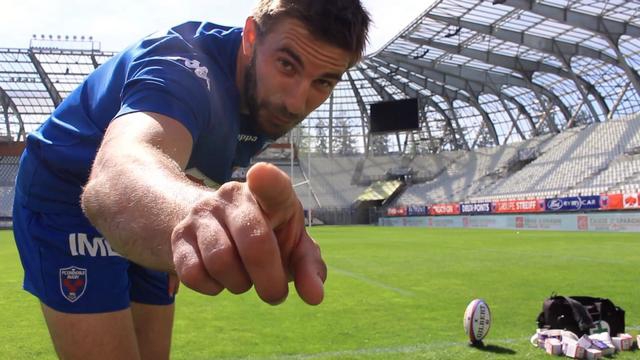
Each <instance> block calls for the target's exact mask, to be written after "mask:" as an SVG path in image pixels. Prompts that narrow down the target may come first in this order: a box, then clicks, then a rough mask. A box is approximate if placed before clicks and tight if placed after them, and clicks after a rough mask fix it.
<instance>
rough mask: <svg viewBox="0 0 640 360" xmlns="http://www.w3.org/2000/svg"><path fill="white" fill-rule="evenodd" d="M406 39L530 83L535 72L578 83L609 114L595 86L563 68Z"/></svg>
mask: <svg viewBox="0 0 640 360" xmlns="http://www.w3.org/2000/svg"><path fill="white" fill-rule="evenodd" d="M404 39H405V40H407V41H411V42H413V43H416V44H420V45H425V46H430V47H433V48H436V49H440V50H442V51H445V52H447V53H450V54H458V55H462V56H465V57H468V58H470V59H475V60H479V61H483V62H485V63H487V64H491V65H496V66H501V67H504V68H507V69H511V70H513V71H515V72H517V73H519V74H520V75H521V76H522V77H523V78H527V79H529V81H532V78H533V73H535V72H546V73H551V74H554V75H557V76H560V77H562V78H565V79H569V80H572V81H573V82H576V81H577V84H579V85H581V86H583V87H584V89H585V90H586V91H587V92H589V94H591V96H593V97H594V99H596V101H597V102H598V104H599V105H600V107H601V108H602V110H603V113H605V114H607V113H608V112H609V107H608V105H607V103H606V102H605V101H604V98H603V97H602V94H600V93H599V92H598V91H597V89H596V88H595V86H593V85H592V84H591V83H589V82H588V81H586V80H585V79H583V78H582V77H581V76H579V75H577V74H576V73H574V72H572V71H567V70H565V69H562V68H557V67H555V66H551V65H548V64H545V63H543V62H540V61H531V60H527V59H523V58H516V57H512V56H507V55H501V54H496V53H493V52H491V51H482V50H476V49H471V48H469V47H466V46H463V44H460V45H458V46H455V45H450V44H444V43H441V42H438V41H434V39H426V38H425V39H423V38H419V37H415V36H411V37H404ZM568 69H571V68H570V67H568ZM576 79H577V80H576ZM576 87H577V85H576Z"/></svg>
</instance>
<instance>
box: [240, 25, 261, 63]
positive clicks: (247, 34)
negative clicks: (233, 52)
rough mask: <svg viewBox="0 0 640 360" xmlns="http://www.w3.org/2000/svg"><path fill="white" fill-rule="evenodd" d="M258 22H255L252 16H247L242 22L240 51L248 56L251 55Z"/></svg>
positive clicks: (254, 44)
mask: <svg viewBox="0 0 640 360" xmlns="http://www.w3.org/2000/svg"><path fill="white" fill-rule="evenodd" d="M257 31H258V24H256V21H255V19H254V18H253V16H249V17H248V18H247V20H246V21H245V23H244V29H243V30H242V52H243V53H244V55H245V56H246V57H248V58H251V57H252V56H253V51H254V49H255V46H256V37H257V36H258V33H257Z"/></svg>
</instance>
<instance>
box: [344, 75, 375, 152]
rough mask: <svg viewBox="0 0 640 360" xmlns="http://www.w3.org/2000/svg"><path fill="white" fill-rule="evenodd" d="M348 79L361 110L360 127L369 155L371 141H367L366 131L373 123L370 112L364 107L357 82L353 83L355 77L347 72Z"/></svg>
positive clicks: (365, 148)
mask: <svg viewBox="0 0 640 360" xmlns="http://www.w3.org/2000/svg"><path fill="white" fill-rule="evenodd" d="M347 78H349V84H350V85H351V90H353V95H354V96H355V97H356V103H357V104H358V109H359V110H360V126H361V127H362V141H363V142H364V151H365V154H366V153H368V149H369V141H368V139H367V136H366V133H367V131H366V130H365V127H366V124H369V123H370V122H371V119H370V118H369V112H368V111H367V107H366V106H365V105H364V101H363V100H362V96H361V95H360V90H358V87H357V86H356V82H355V81H353V77H352V76H351V73H350V72H349V71H347Z"/></svg>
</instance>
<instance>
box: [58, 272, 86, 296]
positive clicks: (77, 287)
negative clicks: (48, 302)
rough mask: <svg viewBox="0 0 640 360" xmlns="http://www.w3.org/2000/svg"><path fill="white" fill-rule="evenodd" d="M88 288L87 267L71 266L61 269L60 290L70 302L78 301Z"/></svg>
mask: <svg viewBox="0 0 640 360" xmlns="http://www.w3.org/2000/svg"><path fill="white" fill-rule="evenodd" d="M86 288H87V269H83V268H79V267H76V266H69V267H66V268H63V269H60V291H61V292H62V296H64V298H65V299H67V300H69V302H72V303H73V302H76V301H77V300H78V299H80V297H81V296H82V295H83V294H84V291H85V289H86Z"/></svg>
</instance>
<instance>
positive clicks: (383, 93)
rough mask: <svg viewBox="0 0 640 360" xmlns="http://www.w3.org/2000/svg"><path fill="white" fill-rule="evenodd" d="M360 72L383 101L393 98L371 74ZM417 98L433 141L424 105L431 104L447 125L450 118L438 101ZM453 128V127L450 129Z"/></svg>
mask: <svg viewBox="0 0 640 360" xmlns="http://www.w3.org/2000/svg"><path fill="white" fill-rule="evenodd" d="M359 70H360V73H361V74H362V76H363V77H364V78H365V79H366V80H367V82H368V83H369V85H371V87H372V88H373V90H374V91H375V92H376V93H377V94H378V95H379V96H380V98H382V100H383V101H389V100H393V96H392V95H391V93H389V91H388V90H387V89H386V88H384V87H383V86H381V85H380V84H379V83H378V82H377V81H375V79H373V78H372V77H371V76H369V74H367V72H366V71H364V70H365V69H364V68H362V67H361V68H360V69H359ZM416 95H420V94H419V93H418V92H416ZM417 98H418V99H419V100H418V105H419V110H420V116H421V117H422V119H423V120H424V127H425V129H426V130H427V135H428V137H429V141H430V143H434V139H433V136H432V135H431V125H429V121H427V115H426V112H425V110H424V109H425V107H426V106H432V107H433V108H434V109H435V110H436V111H437V112H438V113H439V114H440V115H442V117H443V118H444V119H445V121H446V122H448V125H449V126H451V119H448V115H447V114H446V113H445V112H444V111H443V110H442V108H441V107H440V105H439V104H438V103H436V102H435V101H433V100H432V99H431V98H429V97H424V96H422V97H419V96H417ZM451 130H453V128H452V129H451ZM368 150H369V149H365V151H366V152H365V154H368ZM434 152H435V151H434Z"/></svg>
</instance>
